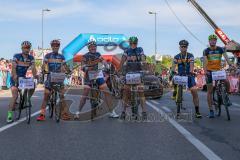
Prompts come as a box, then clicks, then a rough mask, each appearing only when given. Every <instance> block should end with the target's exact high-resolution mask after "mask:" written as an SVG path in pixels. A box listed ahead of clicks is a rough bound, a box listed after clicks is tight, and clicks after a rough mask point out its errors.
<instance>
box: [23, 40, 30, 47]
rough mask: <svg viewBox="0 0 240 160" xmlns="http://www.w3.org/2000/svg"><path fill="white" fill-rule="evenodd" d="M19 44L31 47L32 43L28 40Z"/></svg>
mask: <svg viewBox="0 0 240 160" xmlns="http://www.w3.org/2000/svg"><path fill="white" fill-rule="evenodd" d="M21 46H22V47H30V48H31V47H32V44H31V42H29V41H23V42H22V44H21Z"/></svg>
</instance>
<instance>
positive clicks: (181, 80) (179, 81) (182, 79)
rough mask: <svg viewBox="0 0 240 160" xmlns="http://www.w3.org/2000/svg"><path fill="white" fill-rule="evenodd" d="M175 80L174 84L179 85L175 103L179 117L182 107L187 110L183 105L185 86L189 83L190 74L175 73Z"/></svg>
mask: <svg viewBox="0 0 240 160" xmlns="http://www.w3.org/2000/svg"><path fill="white" fill-rule="evenodd" d="M173 81H174V84H175V85H177V94H176V97H175V103H176V105H177V118H179V117H180V112H181V109H182V110H186V108H185V107H183V87H184V86H187V84H188V76H183V75H181V76H180V75H175V76H174V77H173Z"/></svg>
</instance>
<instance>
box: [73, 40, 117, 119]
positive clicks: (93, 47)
mask: <svg viewBox="0 0 240 160" xmlns="http://www.w3.org/2000/svg"><path fill="white" fill-rule="evenodd" d="M88 50H89V52H87V53H86V54H84V55H83V59H82V64H83V66H82V69H83V71H84V72H85V73H86V76H85V78H84V84H85V86H84V90H83V96H82V97H81V100H80V104H79V112H78V113H77V115H76V117H75V118H79V114H80V112H81V110H82V108H83V107H84V105H85V103H86V99H87V95H88V94H89V92H90V90H91V87H90V86H91V82H90V80H89V75H88V72H89V71H98V70H99V67H98V64H99V63H103V64H104V65H107V63H106V61H105V60H104V59H103V57H102V56H101V54H100V53H99V52H97V44H96V42H95V41H90V42H89V43H88ZM97 84H98V86H99V89H100V90H101V91H103V93H104V100H105V102H106V104H107V107H108V109H109V111H111V113H110V115H109V117H110V118H118V117H119V116H118V115H117V114H116V113H115V111H114V110H113V109H112V102H111V96H110V95H109V93H108V92H109V91H108V87H107V84H106V82H105V80H104V78H103V77H101V78H98V79H97Z"/></svg>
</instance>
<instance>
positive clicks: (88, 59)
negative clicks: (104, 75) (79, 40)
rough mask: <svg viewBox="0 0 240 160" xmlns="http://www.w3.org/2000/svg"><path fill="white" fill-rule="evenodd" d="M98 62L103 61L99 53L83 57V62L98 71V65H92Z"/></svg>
mask: <svg viewBox="0 0 240 160" xmlns="http://www.w3.org/2000/svg"><path fill="white" fill-rule="evenodd" d="M96 60H103V59H102V57H101V54H100V53H99V52H96V53H91V52H88V53H86V54H84V55H83V61H84V63H85V65H87V66H88V67H93V68H94V70H98V63H91V62H94V61H96Z"/></svg>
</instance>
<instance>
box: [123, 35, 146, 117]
mask: <svg viewBox="0 0 240 160" xmlns="http://www.w3.org/2000/svg"><path fill="white" fill-rule="evenodd" d="M129 44H130V47H129V48H127V49H126V50H125V51H124V54H123V56H122V59H121V62H120V69H121V70H122V71H123V70H125V71H123V72H128V71H130V72H131V71H132V72H134V71H137V72H139V71H141V70H142V69H141V64H140V62H144V61H145V60H146V56H145V55H144V51H143V49H142V47H138V46H137V45H138V38H137V37H135V36H132V37H130V38H129ZM128 62H130V63H128ZM131 62H139V63H131ZM124 64H126V68H124V69H123V65H124ZM137 90H138V94H139V96H140V105H141V108H142V117H143V119H147V110H146V105H145V96H144V86H143V84H140V85H138V86H137ZM129 91H130V86H129V85H124V87H123V102H124V108H123V111H122V114H121V119H125V116H126V109H127V107H128V105H127V104H128V102H129V97H130V96H129V94H130V93H129Z"/></svg>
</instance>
